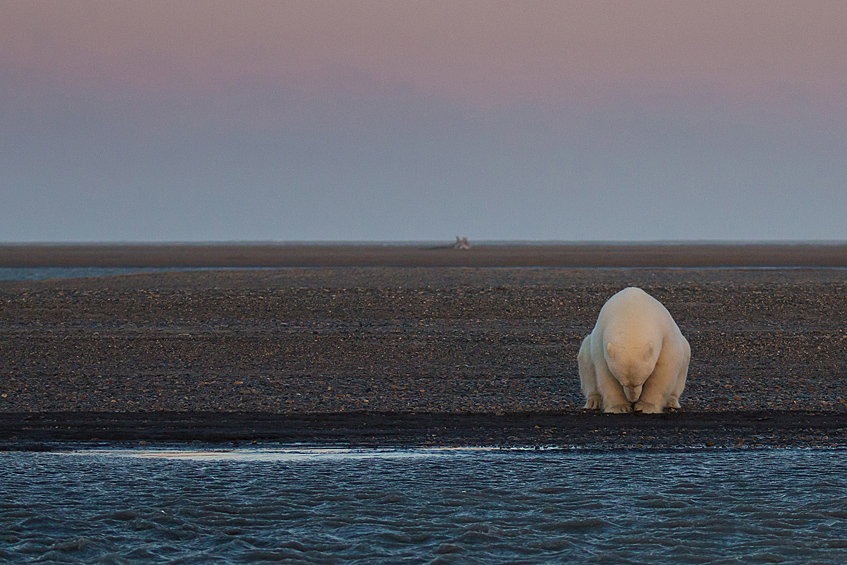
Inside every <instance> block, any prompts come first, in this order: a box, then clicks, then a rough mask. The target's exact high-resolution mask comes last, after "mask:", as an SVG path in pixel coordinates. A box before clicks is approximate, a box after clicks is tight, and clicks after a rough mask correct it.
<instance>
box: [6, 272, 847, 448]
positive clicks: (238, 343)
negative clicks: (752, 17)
mask: <svg viewBox="0 0 847 565" xmlns="http://www.w3.org/2000/svg"><path fill="white" fill-rule="evenodd" d="M625 286H640V287H641V288H644V289H645V290H646V291H647V292H649V293H651V294H652V295H653V296H655V297H656V298H657V299H659V300H660V301H661V302H662V303H664V304H665V305H666V306H667V308H668V310H669V311H670V312H671V313H672V315H673V316H674V318H675V319H676V321H677V323H678V325H679V326H680V329H681V330H682V332H683V333H684V334H685V335H686V337H687V338H688V340H689V342H690V343H691V349H692V362H691V367H690V370H689V377H688V384H687V386H686V389H685V393H684V395H683V398H682V400H681V402H682V409H681V410H679V411H676V412H675V413H673V414H666V415H662V416H658V417H654V418H651V417H647V416H635V415H627V416H606V415H598V414H594V413H590V412H586V411H584V410H582V408H581V407H582V403H583V399H582V397H581V394H580V391H579V379H578V375H577V370H576V353H577V350H578V348H579V344H580V342H581V340H582V338H583V337H584V336H585V335H586V334H587V333H588V332H589V331H590V330H591V328H592V327H593V324H594V322H595V320H596V316H597V313H598V311H599V309H600V306H601V305H602V304H603V302H604V301H605V300H606V299H608V297H609V296H611V295H612V294H614V293H615V292H616V291H618V290H620V289H621V288H623V287H625ZM845 346H847V271H845V270H843V269H838V268H823V269H821V268H818V269H804V268H793V269H743V268H742V269H738V268H735V269H715V268H702V269H615V268H604V269H596V268H594V269H578V268H555V267H545V268H496V267H488V268H473V267H325V268H286V269H265V270H227V271H187V272H167V273H152V274H151V273H147V274H138V275H122V276H112V277H97V278H85V279H52V280H44V281H26V282H2V283H0V417H2V421H3V425H2V426H0V444H2V445H6V446H15V445H20V444H21V443H22V442H24V443H25V442H27V441H32V442H36V443H37V442H49V441H51V440H57V441H59V440H62V439H63V438H64V440H68V441H71V440H73V441H88V440H102V439H108V438H110V437H111V439H112V440H115V441H117V440H118V439H120V441H135V440H143V441H147V440H150V441H167V440H173V441H190V440H191V439H192V438H193V439H198V440H199V439H203V438H206V439H208V438H210V437H212V438H217V439H216V441H253V440H257V439H258V440H261V441H282V442H296V441H315V442H319V443H321V442H329V441H333V442H341V443H344V441H345V439H344V438H347V440H346V441H348V442H353V443H357V444H369V445H370V444H374V445H429V444H446V445H472V444H473V445H475V444H491V443H494V444H497V445H507V444H508V445H512V444H514V445H517V444H527V445H560V446H584V447H615V446H624V447H626V446H629V447H633V446H634V447H638V446H647V447H650V446H655V447H680V446H686V445H689V446H694V445H696V446H750V445H772V446H774V445H808V446H837V447H838V446H845V445H847V434H845V431H844V430H845V428H847V426H845V424H847V386H845V385H847V356H845V355H844V351H845ZM204 414H206V415H208V414H213V415H218V417H211V418H206V417H205V416H202V415H204ZM98 418H99V420H98ZM145 418H146V421H147V422H159V424H156V426H159V427H158V428H156V427H155V426H153V428H150V427H149V426H148V427H147V428H145V426H144V425H141V423H140V422H142V421H145ZM204 418H206V419H204ZM222 418H225V419H222ZM363 418H364V421H366V422H367V423H366V424H365V425H364V426H362V425H361V423H362V421H363V420H362V419H363ZM98 421H99V422H101V423H102V422H104V421H105V422H111V424H109V426H111V427H109V426H107V427H106V428H105V429H102V426H101V428H96V425H95V424H91V422H95V423H96V422H98ZM224 421H228V422H230V423H231V426H230V427H227V426H226V425H223V424H220V422H224ZM39 422H41V423H40V424H39ZM51 422H52V423H51ZM168 422H170V423H168ZM198 422H199V423H198ZM202 422H206V423H205V424H203V423H202ZM392 422H394V423H393V424H392ZM529 423H531V425H529ZM92 425H94V426H95V428H96V429H95V428H92V427H91V426H92ZM151 425H152V424H151ZM222 426H223V427H222ZM368 426H370V429H371V430H380V431H378V432H376V431H375V432H374V433H371V434H370V435H368V434H363V432H362V428H363V427H364V428H367V427H368ZM154 428H155V429H156V430H158V431H156V432H155V433H154V432H150V431H149V430H151V429H154ZM60 429H63V430H68V429H71V430H75V431H74V433H72V434H67V433H62V432H60ZM110 429H111V430H112V432H114V434H112V436H110V435H109V434H110V433H111V432H109V430H110ZM145 429H146V430H148V432H149V433H148V432H145V431H144V430H145ZM251 429H254V430H263V431H262V432H261V433H260V432H258V431H257V432H255V433H253V434H252V435H251V433H250V430H251ZM50 430H52V432H51V431H50ZM121 430H123V431H121ZM163 430H164V431H163ZM167 430H170V432H167ZM186 430H193V431H191V432H188V431H186ZM204 430H205V431H204ZM210 430H211V431H210ZM214 430H217V432H215V433H213V432H214ZM274 430H276V431H274ZM292 430H299V432H296V433H295V432H292ZM327 430H330V431H327ZM332 430H334V431H332ZM403 430H405V431H403ZM410 430H411V431H410ZM415 430H416V431H415ZM345 431H346V433H345ZM165 432H167V433H165ZM624 432H626V433H624ZM216 433H217V435H216ZM51 434H52V435H51ZM115 434H117V435H115ZM145 434H146V435H145ZM628 434H629V437H628V438H626V437H624V436H626V435H628ZM66 436H67V437H66ZM363 438H364V439H363ZM366 438H370V439H368V440H367V441H365V439H366Z"/></svg>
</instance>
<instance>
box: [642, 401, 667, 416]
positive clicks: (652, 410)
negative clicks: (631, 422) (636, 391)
mask: <svg viewBox="0 0 847 565" xmlns="http://www.w3.org/2000/svg"><path fill="white" fill-rule="evenodd" d="M635 411H636V412H641V413H642V414H661V413H662V407H661V406H659V405H658V404H647V403H646V402H642V401H641V400H639V401H638V402H636V403H635Z"/></svg>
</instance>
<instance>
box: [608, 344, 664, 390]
mask: <svg viewBox="0 0 847 565" xmlns="http://www.w3.org/2000/svg"><path fill="white" fill-rule="evenodd" d="M605 358H606V365H608V367H609V371H611V373H612V375H614V377H615V378H616V379H617V380H618V382H619V383H620V384H621V386H622V387H623V391H624V394H626V399H627V400H629V401H630V402H637V401H638V399H639V398H640V397H641V389H642V387H643V386H644V382H645V381H646V380H647V378H648V377H649V376H650V375H652V374H653V369H655V368H656V361H657V360H658V358H659V348H658V347H657V346H656V344H654V343H653V342H652V341H648V342H647V343H644V344H638V345H631V344H628V345H622V344H619V343H614V342H611V341H610V342H609V343H607V344H606V352H605Z"/></svg>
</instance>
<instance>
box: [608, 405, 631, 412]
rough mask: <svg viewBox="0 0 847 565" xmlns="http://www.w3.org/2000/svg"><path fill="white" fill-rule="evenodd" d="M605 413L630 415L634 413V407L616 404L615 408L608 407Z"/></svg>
mask: <svg viewBox="0 0 847 565" xmlns="http://www.w3.org/2000/svg"><path fill="white" fill-rule="evenodd" d="M603 411H604V412H605V413H606V414H629V413H630V412H632V405H630V404H615V405H614V406H606V409H605V410H603Z"/></svg>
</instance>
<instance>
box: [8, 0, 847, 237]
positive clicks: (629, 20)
mask: <svg viewBox="0 0 847 565" xmlns="http://www.w3.org/2000/svg"><path fill="white" fill-rule="evenodd" d="M0 13H2V14H3V18H0V171H2V175H0V199H2V201H0V242H7V243H15V242H68V243H73V242H88V243H91V242H102V243H110V242H111V243H113V242H150V243H159V242H210V241H215V242H233V241H234V242H245V241H247V242H255V241H272V242H280V241H287V242H297V241H304V242H334V241H347V242H404V241H406V242H415V241H423V242H438V241H450V240H452V239H453V238H454V236H456V235H459V236H463V237H468V238H469V239H470V240H471V242H474V241H492V240H493V241H559V242H597V241H605V242H665V241H694V242H697V241H720V242H733V241H739V242H741V241H743V242H773V241H788V242H806V241H809V242H813V241H828V242H832V241H844V240H847V158H845V156H847V35H845V34H844V33H843V30H844V29H845V28H847V3H844V2H837V1H811V2H804V3H796V2H790V1H783V0H773V1H766V0H751V1H749V2H744V3H736V2H729V1H723V0H722V1H717V0H707V1H704V2H698V3H680V2H674V1H671V0H637V1H634V2H613V1H606V0H596V1H590V2H589V1H572V2H553V1H543V0H531V1H528V2H523V3H519V4H518V3H512V2H505V1H497V0H493V1H482V0H459V1H453V2H446V1H441V0H433V1H432V2H426V3H394V2H388V1H383V0H353V1H351V2H344V3H338V2H331V1H324V0H313V1H310V2H306V3H304V2H296V1H281V2H266V1H263V0H245V1H243V2H239V3H228V2H222V1H217V0H214V1H208V2H201V3H197V2H189V1H186V0H175V1H167V2H166V1H158V0H151V1H150V2H145V3H141V4H125V3H113V2H106V1H100V0H68V1H67V2H62V3H53V2H37V1H36V2H32V1H23V0H0Z"/></svg>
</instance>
